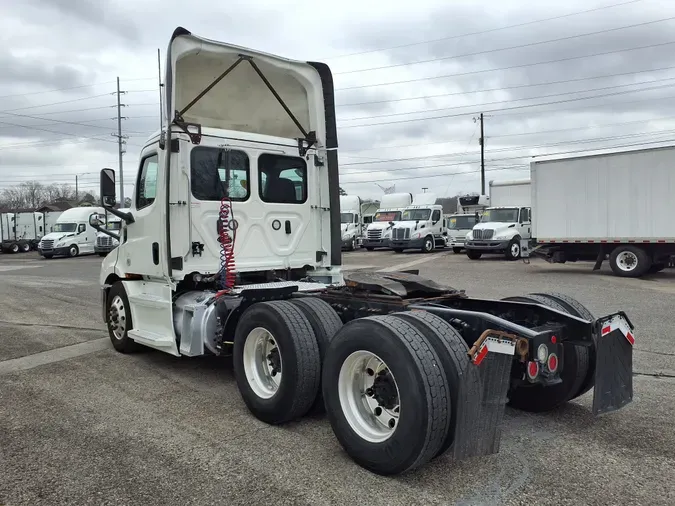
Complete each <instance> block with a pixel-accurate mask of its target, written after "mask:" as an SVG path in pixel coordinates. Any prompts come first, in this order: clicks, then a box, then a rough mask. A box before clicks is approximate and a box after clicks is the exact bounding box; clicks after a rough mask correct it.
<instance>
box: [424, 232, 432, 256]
mask: <svg viewBox="0 0 675 506" xmlns="http://www.w3.org/2000/svg"><path fill="white" fill-rule="evenodd" d="M433 250H434V238H433V237H432V236H428V237H425V238H424V242H423V243H422V253H431V252H432V251H433Z"/></svg>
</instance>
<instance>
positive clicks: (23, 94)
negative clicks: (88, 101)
mask: <svg viewBox="0 0 675 506" xmlns="http://www.w3.org/2000/svg"><path fill="white" fill-rule="evenodd" d="M154 79H155V78H154V77H139V78H134V79H125V81H151V80H154ZM114 83H115V81H105V82H102V83H94V84H83V85H80V86H71V87H69V88H57V89H55V90H43V91H32V92H29V93H14V94H12V95H0V98H11V97H26V96H28V95H41V94H44V93H56V92H58V91H69V90H78V89H82V88H93V87H95V86H103V85H104V84H114Z"/></svg>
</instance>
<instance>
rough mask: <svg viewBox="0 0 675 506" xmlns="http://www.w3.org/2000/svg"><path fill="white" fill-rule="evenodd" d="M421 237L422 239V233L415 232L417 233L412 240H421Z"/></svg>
mask: <svg viewBox="0 0 675 506" xmlns="http://www.w3.org/2000/svg"><path fill="white" fill-rule="evenodd" d="M420 237H422V232H415V233H414V234H413V235H412V238H413V239H419V238H420Z"/></svg>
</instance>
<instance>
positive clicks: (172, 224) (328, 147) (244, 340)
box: [91, 28, 634, 475]
mask: <svg viewBox="0 0 675 506" xmlns="http://www.w3.org/2000/svg"><path fill="white" fill-rule="evenodd" d="M164 90H165V101H164V103H165V110H164V125H163V127H162V130H161V132H158V133H157V134H156V135H154V136H152V137H151V138H149V139H148V141H147V142H146V143H145V144H144V146H143V148H142V150H141V153H140V160H139V162H138V175H137V183H136V186H135V193H134V195H133V199H132V205H131V208H130V209H129V211H127V212H121V211H119V210H116V209H113V207H112V206H113V205H114V203H115V197H116V196H115V186H116V183H115V172H114V171H113V170H111V169H103V170H102V171H101V195H102V200H103V203H104V204H105V206H106V208H107V209H106V210H107V212H108V213H110V214H115V215H117V216H119V217H120V218H121V219H122V220H124V222H125V225H124V226H123V227H122V230H121V233H120V234H115V232H113V231H110V230H106V229H105V228H104V227H102V226H101V225H102V224H103V223H102V221H101V220H98V219H97V218H96V217H95V216H92V217H91V223H92V225H95V226H96V227H97V229H98V230H99V231H100V232H105V233H108V234H110V235H111V236H116V237H117V238H118V240H119V243H120V244H119V246H118V247H117V248H115V249H114V250H113V251H111V252H110V253H109V254H108V255H107V256H106V257H105V258H104V259H103V261H102V265H101V275H100V280H101V302H102V317H103V320H104V322H105V324H106V326H107V329H108V332H109V335H110V339H111V341H112V344H113V346H114V348H115V349H116V350H118V351H119V352H122V353H129V352H132V351H134V350H135V349H137V348H138V347H139V346H146V347H150V348H154V349H157V350H161V351H163V352H166V353H169V354H172V355H175V356H177V357H180V356H183V357H195V356H200V355H205V354H210V355H217V356H225V355H232V359H233V365H234V377H235V380H236V383H237V387H238V390H239V393H240V395H241V397H242V399H243V404H244V405H245V406H246V408H248V410H249V411H250V412H251V413H252V415H253V416H255V417H257V418H258V419H260V420H262V421H264V422H266V423H269V424H272V425H276V424H282V423H285V422H288V421H291V420H295V419H297V418H299V417H302V416H303V415H305V414H307V413H309V412H310V411H314V410H323V409H325V411H326V412H327V418H328V420H329V422H330V425H331V427H332V430H333V432H334V434H335V436H336V438H337V440H338V441H339V442H340V444H341V445H342V447H343V448H344V450H345V451H346V452H347V454H348V455H350V456H351V458H352V459H353V460H354V461H355V462H357V463H358V464H359V465H361V466H363V467H364V468H366V469H369V470H371V471H373V472H375V473H379V474H384V475H393V474H399V473H402V472H406V471H409V470H411V469H414V468H416V467H419V466H421V465H423V464H424V463H426V462H428V461H430V460H431V459H433V458H435V457H439V456H440V455H442V454H446V455H447V456H448V458H454V459H464V458H468V457H473V456H479V455H487V454H491V453H494V452H496V451H498V447H499V439H500V434H501V431H500V426H501V420H502V418H503V415H504V409H505V404H506V403H507V402H508V403H509V404H510V405H511V406H513V407H515V408H519V409H523V410H527V411H548V410H551V409H554V408H556V407H558V406H560V405H561V404H564V403H566V402H568V401H570V400H571V399H574V398H576V397H578V396H580V395H582V394H584V393H585V392H586V391H588V390H590V389H593V388H594V385H595V390H594V392H595V394H594V404H593V412H594V413H603V412H606V411H611V410H615V409H617V408H620V407H622V406H623V405H625V404H626V403H628V402H629V401H630V400H631V398H632V384H631V377H632V374H631V371H630V370H629V369H631V365H630V364H631V357H632V346H631V343H632V341H633V339H634V330H633V326H632V324H631V323H630V321H629V319H628V317H627V316H626V315H625V314H624V313H622V312H618V313H614V314H611V315H608V316H603V317H600V318H596V317H594V316H593V315H591V314H590V313H589V312H588V310H586V309H585V308H584V307H583V306H582V305H581V304H580V303H578V302H576V301H574V300H572V299H570V298H569V297H567V296H565V295H560V294H530V295H523V296H520V297H516V298H512V299H508V300H484V299H476V298H472V297H469V296H468V295H467V294H466V293H465V292H464V291H463V290H458V289H455V288H451V287H448V286H443V285H441V284H439V283H436V282H434V281H432V280H429V279H425V278H423V277H420V276H419V275H417V274H415V273H414V272H411V271H407V272H388V273H385V272H368V271H366V272H363V271H357V272H352V273H349V274H346V273H343V271H342V269H341V244H342V240H341V227H340V199H339V190H338V189H339V179H338V165H337V163H338V152H337V151H338V139H337V129H336V123H335V106H334V104H335V101H334V94H333V80H332V77H331V71H330V69H329V67H328V66H327V65H325V64H323V63H317V62H303V61H293V60H288V59H285V58H281V57H278V56H273V55H269V54H265V53H261V52H259V51H254V50H251V49H246V48H242V47H237V46H233V45H230V44H226V43H221V42H216V41H212V40H207V39H203V38H200V37H197V36H195V35H193V34H191V33H190V32H188V31H187V30H185V29H183V28H178V29H177V30H176V31H175V32H174V34H173V36H172V38H171V41H170V44H169V49H168V53H167V64H166V79H165V88H164ZM596 357H597V358H596ZM623 370H625V374H619V372H621V371H623ZM186 401H188V399H186ZM222 416H228V413H227V412H226V411H223V413H222ZM223 437H224V438H227V437H228V436H227V434H224V435H223Z"/></svg>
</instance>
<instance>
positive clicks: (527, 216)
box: [465, 207, 532, 260]
mask: <svg viewBox="0 0 675 506" xmlns="http://www.w3.org/2000/svg"><path fill="white" fill-rule="evenodd" d="M531 235H532V217H531V210H530V208H529V207H488V208H487V209H485V211H483V215H482V216H481V221H480V223H478V224H476V225H475V226H474V227H473V229H472V230H471V231H470V232H469V233H468V234H467V235H466V243H465V248H466V255H467V256H468V257H469V258H470V259H472V260H477V259H479V258H480V257H481V256H482V255H483V253H498V254H503V255H504V256H505V257H506V259H508V260H516V259H518V258H520V254H521V244H520V241H521V239H529V238H530V237H531Z"/></svg>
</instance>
